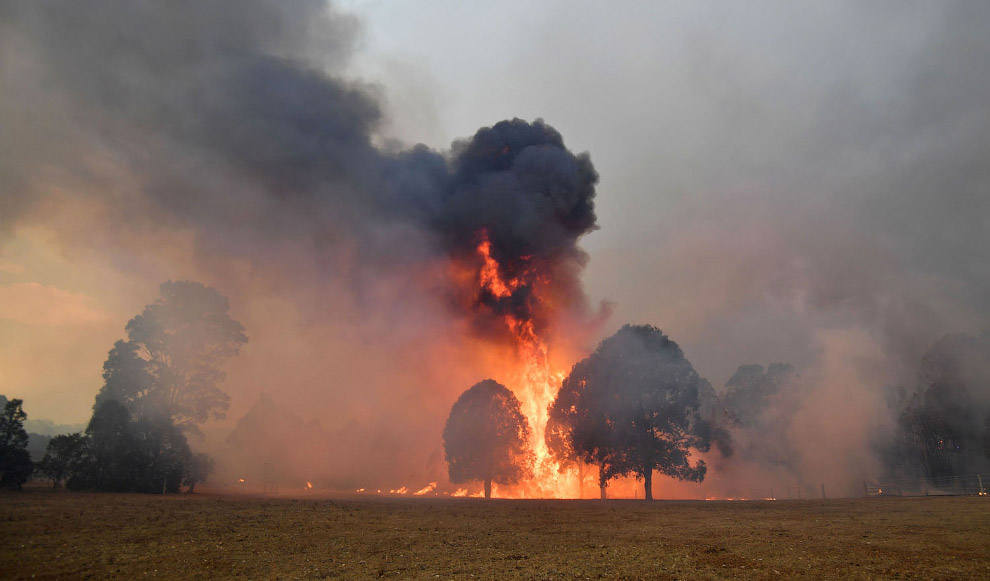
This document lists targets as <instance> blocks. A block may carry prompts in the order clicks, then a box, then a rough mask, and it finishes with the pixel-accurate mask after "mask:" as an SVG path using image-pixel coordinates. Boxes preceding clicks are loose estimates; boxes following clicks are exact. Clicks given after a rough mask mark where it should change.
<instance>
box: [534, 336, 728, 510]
mask: <svg viewBox="0 0 990 581" xmlns="http://www.w3.org/2000/svg"><path fill="white" fill-rule="evenodd" d="M702 382H704V380H703V379H701V378H700V377H699V376H698V374H697V373H696V372H695V371H694V368H693V367H692V366H691V364H690V362H688V360H687V359H686V358H685V357H684V353H683V352H682V351H681V349H680V347H678V345H677V344H676V343H674V342H673V341H671V340H670V339H669V338H668V337H667V336H666V335H664V334H663V332H661V331H660V330H659V329H657V328H656V327H653V326H650V325H640V326H632V325H626V326H624V327H622V329H620V330H619V331H618V332H617V333H616V334H615V335H613V336H612V337H609V338H608V339H605V340H604V341H602V343H601V344H600V345H599V346H598V349H597V350H596V351H595V352H594V353H593V354H591V355H590V356H589V357H588V358H586V359H584V360H583V361H580V362H579V363H577V364H576V365H575V366H574V368H573V369H572V370H571V373H570V375H569V376H568V377H567V378H566V379H565V380H564V382H563V384H562V386H561V389H560V392H559V393H558V395H557V398H556V399H555V400H554V402H553V403H552V404H551V407H550V417H551V419H552V422H553V426H552V430H548V432H552V433H553V434H554V435H553V436H552V438H553V440H554V441H555V443H553V444H551V440H550V439H548V444H551V445H552V446H556V447H557V450H558V453H560V450H561V449H562V448H561V446H560V444H559V441H560V440H564V441H566V442H567V444H568V445H567V447H566V448H564V449H565V450H567V449H569V450H570V452H569V453H570V454H572V455H573V457H574V458H576V459H579V460H581V461H583V462H586V463H589V464H595V465H598V467H599V485H600V486H601V487H602V496H603V497H604V493H605V490H604V488H605V486H606V484H607V483H608V481H609V480H610V479H611V478H613V477H615V476H620V475H625V474H629V473H634V474H635V475H636V476H637V478H640V479H642V480H643V481H644V486H645V491H646V498H647V499H648V500H652V498H653V490H652V488H653V486H652V484H653V472H654V471H655V470H656V471H659V472H661V473H663V474H666V475H668V476H671V477H674V478H678V479H681V480H693V481H698V482H700V481H701V480H703V479H704V476H705V471H706V468H705V464H704V461H702V460H698V461H697V462H695V464H694V465H692V464H691V463H690V459H689V454H690V450H691V449H695V450H698V451H702V452H704V451H707V450H708V448H709V446H710V440H711V434H710V428H709V426H708V424H707V422H705V421H704V420H703V419H702V418H701V415H700V413H699V407H700V398H699V386H701V385H702Z"/></svg>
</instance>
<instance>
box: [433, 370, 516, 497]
mask: <svg viewBox="0 0 990 581" xmlns="http://www.w3.org/2000/svg"><path fill="white" fill-rule="evenodd" d="M443 443H444V451H445V453H446V458H447V469H448V472H449V474H450V481H451V482H453V483H455V484H458V483H462V482H468V481H472V480H481V481H483V482H484V484H485V498H491V495H492V482H495V483H498V484H515V483H517V482H519V481H520V480H522V479H523V478H525V477H527V476H528V475H530V474H531V473H532V467H533V458H534V457H533V452H532V451H531V450H530V447H529V424H528V423H527V422H526V418H525V416H523V414H522V412H521V411H520V404H519V400H518V399H516V396H515V395H513V394H512V392H511V391H509V390H508V389H507V388H506V387H505V386H504V385H502V384H500V383H498V382H497V381H494V380H492V379H486V380H484V381H482V382H479V383H477V384H475V385H474V386H472V387H471V388H470V389H468V390H467V391H465V392H464V393H462V394H461V396H460V397H459V398H457V401H456V402H455V403H454V406H453V407H452V408H451V410H450V416H449V417H448V418H447V424H446V426H445V427H444V430H443Z"/></svg>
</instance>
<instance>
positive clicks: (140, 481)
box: [69, 400, 192, 493]
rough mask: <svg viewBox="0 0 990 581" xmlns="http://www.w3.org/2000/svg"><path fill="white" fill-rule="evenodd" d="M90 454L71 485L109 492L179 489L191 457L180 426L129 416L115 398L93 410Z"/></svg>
mask: <svg viewBox="0 0 990 581" xmlns="http://www.w3.org/2000/svg"><path fill="white" fill-rule="evenodd" d="M86 435H87V436H88V439H89V446H88V455H87V458H86V460H85V462H84V468H83V469H81V470H80V474H79V477H78V478H73V479H71V480H70V481H69V485H70V486H69V487H70V488H74V489H78V488H95V489H96V490H106V491H112V492H156V493H157V492H178V491H179V487H180V486H181V485H182V483H183V481H184V479H185V475H186V473H187V471H188V465H189V463H190V462H191V461H192V452H191V451H190V449H189V444H188V443H187V442H186V437H185V435H184V434H183V433H182V430H181V429H180V428H179V427H178V426H176V425H174V424H173V423H172V422H171V420H169V419H168V418H164V417H158V418H155V417H146V418H137V419H135V418H133V417H132V416H131V413H130V411H129V410H128V409H127V408H126V407H125V406H124V404H122V403H120V402H119V401H116V400H107V401H105V402H103V403H102V404H100V406H99V407H98V408H96V411H94V412H93V418H92V419H91V420H90V422H89V426H87V428H86Z"/></svg>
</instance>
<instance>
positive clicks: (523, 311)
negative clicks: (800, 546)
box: [0, 0, 990, 497]
mask: <svg viewBox="0 0 990 581" xmlns="http://www.w3.org/2000/svg"><path fill="white" fill-rule="evenodd" d="M988 25H990V8H988V7H987V6H985V5H983V4H980V3H965V2H946V3H939V4H938V5H932V6H911V7H907V6H904V5H903V3H898V2H880V3H871V4H870V5H869V6H862V5H861V3H856V2H827V3H825V2H823V3H812V4H802V5H796V4H793V3H787V2H759V3H747V4H745V5H742V4H740V5H738V6H725V5H722V4H716V3H710V4H706V3H699V2H669V3H645V2H644V3H629V4H623V5H621V6H605V5H600V4H598V3H578V4H574V3H564V2H547V3H541V4H540V5H539V6H537V7H533V6H530V5H529V4H523V3H521V2H520V3H511V2H510V3H497V4H496V5H491V6H475V7H473V8H470V9H469V8H466V7H464V6H463V5H462V4H461V3H456V2H430V3H415V4H413V3H410V4H408V5H394V4H388V3H381V4H379V3H372V2H359V1H353V2H347V3H344V7H341V6H330V5H328V4H326V3H325V2H322V1H315V0H313V1H310V0H306V1H300V2H288V3H287V2H264V1H260V0H252V1H249V2H212V3H195V2H188V3H187V2H181V3H177V4H173V3H168V4H165V3H163V4H156V3H128V2H109V1H107V2H87V3H78V2H56V1H40V2H26V1H25V2H21V1H17V0H0V86H2V87H3V91H0V126H2V127H4V131H3V132H2V134H0V368H2V369H3V370H4V373H3V375H2V376H0V392H2V393H5V394H6V395H8V396H13V397H21V398H23V399H24V400H25V409H26V411H27V412H28V414H29V417H33V418H49V419H52V420H54V421H56V422H59V423H70V422H72V423H74V422H80V421H85V420H86V418H87V417H88V416H89V413H90V411H91V406H92V402H93V396H94V395H95V394H96V392H97V390H98V389H99V387H100V382H101V380H100V369H101V364H102V362H103V360H104V359H105V357H106V353H107V351H108V350H109V349H110V347H111V346H112V345H113V342H114V341H115V340H116V339H118V338H120V337H121V336H122V335H123V327H124V324H125V323H126V321H127V320H129V319H130V318H131V317H133V316H134V315H135V314H137V313H138V312H140V311H141V308H142V306H143V305H145V304H147V303H149V302H151V300H152V299H153V298H154V296H155V293H156V289H157V287H158V284H159V283H161V282H162V281H163V280H167V279H170V278H171V279H191V280H198V281H201V282H203V283H204V284H207V285H210V286H213V287H215V288H217V289H218V290H219V291H220V292H221V293H223V294H224V295H226V296H227V297H229V299H230V304H231V314H232V316H233V317H234V318H236V319H237V320H239V321H240V322H241V323H243V324H244V326H245V328H246V330H247V333H248V335H249V337H250V343H249V344H247V345H246V346H245V347H244V348H243V349H242V352H241V356H240V357H239V358H237V359H235V360H233V361H232V362H231V364H230V365H228V368H227V372H228V379H227V381H226V382H225V383H224V385H223V388H224V389H225V390H226V391H227V392H228V393H229V394H230V395H231V399H232V401H231V409H230V413H229V415H228V418H229V419H228V421H227V422H226V423H223V424H214V425H213V426H212V427H211V426H210V425H207V426H205V427H204V430H205V431H206V432H207V439H206V440H205V441H204V442H202V443H201V446H202V447H204V448H206V449H209V450H211V451H214V452H216V453H218V454H227V453H228V452H230V450H229V449H228V448H229V447H230V446H232V444H230V443H229V442H228V440H227V437H228V435H229V434H231V432H232V430H234V428H235V425H236V422H237V420H238V419H240V418H242V417H244V416H245V414H247V413H248V412H249V410H252V408H253V407H254V410H255V412H256V413H255V415H253V416H251V417H252V418H261V419H257V421H258V422H262V423H264V421H271V422H273V423H275V424H277V423H278V422H279V421H283V420H277V419H272V420H264V418H266V417H268V416H265V415H264V414H262V413H261V410H260V408H259V407H258V406H261V407H262V408H263V407H264V406H263V405H262V403H261V402H262V401H263V400H259V397H260V395H261V394H262V393H266V394H268V396H266V397H269V398H271V400H272V401H273V402H274V403H276V404H277V406H278V410H276V411H275V412H273V414H274V415H273V416H272V417H274V418H301V421H303V422H311V421H312V420H316V421H318V422H319V426H317V425H314V424H309V423H307V424H306V426H307V427H306V429H305V430H304V429H302V428H300V430H301V433H302V432H306V433H309V434H317V433H323V434H327V435H328V437H330V438H331V439H333V440H337V441H339V442H340V443H341V444H340V446H339V447H338V448H350V449H352V450H353V454H354V456H356V458H349V457H342V456H341V454H342V452H340V451H339V449H337V448H335V447H334V446H333V445H327V444H325V443H319V444H316V443H313V445H312V447H309V444H307V445H306V446H304V448H305V449H306V450H311V451H312V453H311V454H310V455H311V456H323V457H327V456H332V457H333V458H335V460H334V461H335V462H338V463H341V464H342V465H343V464H345V465H348V466H358V465H360V470H367V469H368V468H367V467H368V464H369V463H370V464H373V465H374V466H376V467H381V469H380V471H379V472H378V473H377V474H372V473H367V472H362V476H363V477H365V478H366V479H368V480H369V481H370V480H374V479H375V478H377V479H378V481H379V483H382V484H383V485H384V483H388V482H394V483H395V485H396V486H398V485H408V486H420V485H423V484H425V483H427V482H429V481H430V480H431V479H434V478H436V472H437V467H436V454H437V452H438V450H440V446H441V442H440V433H441V431H442V428H443V423H444V419H445V418H446V415H447V413H448V412H449V410H450V406H451V405H452V404H453V402H454V401H455V400H456V399H457V396H458V395H459V394H460V393H461V392H462V391H464V390H465V389H467V388H468V387H469V386H471V385H473V384H475V383H477V382H478V381H479V380H481V379H484V378H487V377H492V376H495V375H497V374H498V373H500V370H502V369H504V368H506V366H507V365H509V363H508V362H510V361H512V360H513V358H514V357H515V356H516V354H515V353H514V352H513V350H512V349H511V348H507V347H504V346H503V345H502V343H501V342H499V340H500V337H499V333H500V332H502V331H501V330H500V329H499V328H498V325H497V322H498V321H497V317H496V318H493V317H495V316H496V315H500V314H502V313H506V312H509V313H514V314H520V315H521V316H526V317H535V319H536V320H537V321H538V322H539V323H540V324H541V325H542V327H543V329H542V330H543V331H545V333H546V337H548V338H549V344H550V350H551V354H550V356H551V358H552V359H554V363H555V365H556V367H558V368H561V369H564V370H567V369H569V368H570V365H571V364H573V363H574V362H575V361H576V360H577V359H579V358H581V357H584V356H586V355H587V354H588V353H590V352H591V351H592V350H593V349H594V347H595V345H596V344H597V342H598V341H599V340H601V339H602V338H604V337H606V336H608V335H610V334H611V333H612V332H614V331H615V330H616V329H617V328H618V327H619V326H620V325H622V324H624V323H649V324H653V325H656V326H658V327H660V328H662V329H663V330H664V331H665V332H666V333H667V334H668V335H669V336H670V337H671V339H673V340H675V341H677V342H678V343H679V344H680V346H681V347H682V348H683V349H684V351H685V354H686V355H687V357H688V359H690V361H691V363H692V364H693V365H694V367H695V369H696V370H697V371H698V373H699V374H700V375H701V376H703V377H706V378H707V379H708V380H710V381H711V383H712V384H713V385H714V386H715V387H716V389H721V388H722V386H723V385H725V384H726V382H727V381H728V380H729V378H730V377H731V376H732V375H733V374H734V373H735V371H736V369H737V367H738V366H739V365H743V364H761V365H764V366H769V365H770V364H773V363H777V362H786V363H789V364H791V365H793V367H794V372H795V375H796V377H797V379H795V382H796V383H795V385H796V386H798V387H795V388H794V389H795V391H794V393H796V394H798V396H795V397H796V398H797V399H794V398H793V397H791V396H788V397H787V398H784V399H786V405H785V406H783V407H781V408H779V409H786V410H787V412H788V414H789V415H790V417H791V418H792V421H791V422H789V423H788V422H783V423H784V424H786V425H784V426H783V427H780V430H781V431H783V432H784V433H785V434H786V438H787V439H788V441H789V445H790V447H791V448H792V449H793V450H794V451H795V452H794V454H795V459H794V461H793V466H794V470H795V472H793V473H786V472H785V473H781V472H778V471H775V470H773V471H768V470H764V469H762V468H760V467H754V466H752V465H749V464H743V463H742V462H741V460H740V459H739V458H732V459H727V460H724V464H722V465H721V466H722V468H723V470H724V472H723V476H722V478H723V481H722V482H723V484H724V482H725V481H726V480H729V479H733V478H736V479H738V480H739V481H743V482H746V483H747V484H750V483H751V484H752V485H753V486H759V487H766V486H773V485H774V483H775V482H780V481H782V480H788V479H789V480H791V481H794V482H795V484H797V481H798V480H801V481H802V482H805V483H817V482H822V481H825V482H827V483H828V485H829V486H830V487H836V488H838V489H839V490H843V491H845V490H848V489H849V486H850V483H857V482H859V481H860V480H862V479H863V478H864V477H871V476H873V475H875V474H876V473H877V472H878V470H879V462H878V459H877V455H876V450H875V449H874V443H875V442H876V441H877V438H878V437H877V433H883V432H885V431H889V430H890V429H891V426H892V423H893V421H894V418H893V416H892V415H891V414H890V412H889V411H888V409H887V403H886V402H887V399H888V390H887V389H886V388H887V386H890V385H895V384H897V385H903V386H906V387H907V388H908V389H913V388H914V386H915V384H916V374H917V372H918V365H919V361H920V359H921V356H922V354H923V353H924V352H925V350H926V349H928V348H929V347H930V346H931V345H932V344H933V343H934V342H935V340H936V339H938V338H939V337H941V336H942V335H944V334H946V333H950V332H967V333H971V334H978V332H980V331H982V330H983V329H986V328H988V327H990V311H988V310H987V305H988V304H990V266H988V265H990V260H988V254H987V252H988V251H987V248H990V165H988V164H987V161H986V160H988V159H990V101H988V99H987V95H988V94H990V38H988V37H987V35H986V34H985V31H986V29H987V26H988ZM517 117H518V118H521V119H525V120H527V121H512V122H507V123H502V124H498V122H499V121H500V120H502V119H508V120H511V119H515V118H517ZM540 118H543V119H546V122H545V123H544V122H540V121H536V120H537V119H540ZM479 127H482V128H485V129H483V130H481V131H480V132H478V133H476V131H478V129H477V128H479ZM472 136H473V137H472ZM420 141H422V142H423V143H426V144H427V145H418V146H414V145H412V144H415V143H417V142H420ZM584 151H587V152H589V154H588V155H585V154H581V153H578V152H584ZM589 156H590V157H589ZM592 161H593V162H594V166H592ZM533 192H550V194H549V195H546V196H542V195H534V194H533ZM481 230H484V231H485V232H486V233H487V235H488V236H489V237H490V242H491V245H492V247H491V248H492V256H493V257H494V258H495V259H497V261H498V264H499V265H500V268H501V272H500V274H501V275H502V276H503V277H506V278H513V277H516V276H519V275H521V274H523V273H525V274H526V275H527V276H530V279H527V280H531V281H537V280H544V278H545V279H546V280H549V281H551V282H550V283H548V284H549V285H550V288H549V289H548V290H547V289H544V290H543V291H541V292H542V293H543V294H542V295H541V297H542V300H543V302H541V303H539V304H540V305H544V306H543V307H539V308H537V307H534V303H533V302H532V300H531V298H530V296H531V291H532V288H534V287H533V285H534V284H537V283H535V282H533V283H532V284H528V285H523V286H521V287H518V288H516V289H514V291H513V292H512V293H511V294H510V295H508V296H507V297H501V298H499V297H494V296H478V295H476V294H474V293H473V292H472V291H471V290H470V289H469V290H466V287H465V286H464V285H463V284H462V282H463V281H462V277H460V275H459V274H458V273H459V272H460V271H459V269H458V265H463V264H468V265H469V266H471V267H472V268H474V267H476V266H478V265H477V264H476V263H477V262H478V260H479V258H478V256H477V255H476V253H475V248H476V247H477V245H478V243H479V242H480V239H478V232H479V231H481ZM596 230H597V231H596ZM579 241H580V245H579V244H578V243H579ZM452 265H453V266H452ZM585 289H586V290H585ZM586 291H587V292H586ZM589 297H590V300H589ZM496 299H497V300H496ZM550 299H552V300H550ZM602 300H605V301H608V302H609V303H611V304H612V305H613V309H614V310H613V311H612V313H611V315H610V316H608V317H607V319H606V318H605V315H606V314H607V313H608V309H605V310H600V309H596V308H595V307H594V306H592V305H594V304H597V303H598V302H599V301H602ZM545 305H552V307H546V306H545ZM534 308H535V309H537V311H538V312H534V310H533V309H534ZM599 314H600V315H601V316H599ZM602 321H605V322H604V323H602ZM493 340H494V342H493ZM494 379H496V380H499V381H501V382H503V383H506V384H507V385H508V384H509V382H510V381H511V378H508V377H494ZM510 387H512V386H511V385H510ZM775 417H776V416H775ZM777 420H779V418H777ZM284 421H289V420H284ZM781 421H782V420H780V421H777V424H779V423H780V422H781ZM289 422H290V423H291V421H289ZM777 424H775V425H777ZM307 430H308V431H307ZM300 439H304V436H300ZM355 442H362V443H363V445H357V444H355ZM368 442H373V443H374V445H368ZM823 442H827V443H828V445H827V446H823V445H822V443H823ZM365 446H367V447H365ZM713 453H714V452H713ZM372 454H374V456H373V460H369V461H368V462H365V463H360V462H357V460H359V459H361V458H367V457H369V456H370V455H372ZM235 456H236V455H235V454H232V453H231V454H228V456H226V457H229V458H234V457H235ZM296 456H298V457H299V458H305V457H306V454H296V455H294V456H293V457H294V458H295V457H296ZM709 465H710V466H711V467H712V472H710V474H709V476H710V477H712V478H714V477H715V473H714V472H715V471H716V470H717V469H718V467H719V464H718V461H717V460H712V461H710V462H709ZM220 466H221V468H222V469H224V470H228V471H235V470H238V469H239V468H238V466H236V462H235V461H233V460H231V461H230V462H228V463H227V464H224V462H223V458H221V462H220ZM354 470H357V468H355V469H354ZM303 471H304V470H303ZM303 471H300V477H302V472H303ZM325 472H326V471H317V470H314V473H319V474H324V473H325ZM352 472H353V471H352ZM372 472H374V471H372ZM442 475H443V474H442V470H441V476H442ZM327 478H328V479H330V478H332V477H331V476H327ZM345 480H346V483H347V484H348V485H351V484H353V483H354V482H353V481H352V480H349V479H342V480H341V481H342V482H343V481H345ZM715 482H718V481H715V480H713V483H712V484H711V486H713V487H714V486H716V484H715ZM369 485H377V484H371V483H370V482H369ZM664 486H667V484H664V483H662V482H661V483H658V487H660V488H659V490H658V493H657V496H659V497H663V496H665V493H664V488H663V487H664ZM671 490H681V489H680V488H677V489H671ZM685 490H687V489H685ZM712 490H713V491H714V492H724V491H725V490H727V488H725V487H723V488H721V489H719V490H715V489H714V488H713V489H712ZM592 492H593V491H592ZM683 494H684V495H692V494H695V493H694V492H690V491H688V492H684V493H683Z"/></svg>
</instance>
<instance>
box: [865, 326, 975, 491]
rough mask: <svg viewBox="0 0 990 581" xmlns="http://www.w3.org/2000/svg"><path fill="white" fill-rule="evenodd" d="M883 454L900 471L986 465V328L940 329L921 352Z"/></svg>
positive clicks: (948, 472)
mask: <svg viewBox="0 0 990 581" xmlns="http://www.w3.org/2000/svg"><path fill="white" fill-rule="evenodd" d="M885 457H886V460H887V464H888V468H889V469H891V470H892V471H893V472H895V473H897V474H899V475H905V476H915V475H918V476H926V477H929V478H933V477H942V476H953V475H957V474H962V473H967V472H983V473H986V471H987V470H988V469H990V333H986V332H985V333H983V334H982V335H981V336H979V337H973V336H972V335H966V334H953V335H946V336H944V337H942V338H941V339H939V340H938V341H936V342H935V344H934V345H932V346H931V348H929V349H928V351H927V352H925V354H924V355H923V357H922V359H921V363H920V366H919V373H918V384H917V386H916V388H915V390H914V391H913V393H911V395H910V396H908V395H907V394H906V393H904V395H903V397H902V400H901V401H900V402H899V406H898V419H897V430H896V432H895V434H894V437H893V442H892V444H891V445H890V446H889V447H888V449H887V450H886V454H885Z"/></svg>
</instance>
